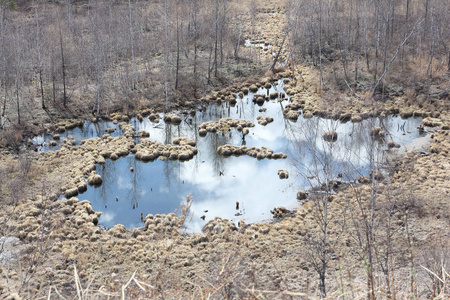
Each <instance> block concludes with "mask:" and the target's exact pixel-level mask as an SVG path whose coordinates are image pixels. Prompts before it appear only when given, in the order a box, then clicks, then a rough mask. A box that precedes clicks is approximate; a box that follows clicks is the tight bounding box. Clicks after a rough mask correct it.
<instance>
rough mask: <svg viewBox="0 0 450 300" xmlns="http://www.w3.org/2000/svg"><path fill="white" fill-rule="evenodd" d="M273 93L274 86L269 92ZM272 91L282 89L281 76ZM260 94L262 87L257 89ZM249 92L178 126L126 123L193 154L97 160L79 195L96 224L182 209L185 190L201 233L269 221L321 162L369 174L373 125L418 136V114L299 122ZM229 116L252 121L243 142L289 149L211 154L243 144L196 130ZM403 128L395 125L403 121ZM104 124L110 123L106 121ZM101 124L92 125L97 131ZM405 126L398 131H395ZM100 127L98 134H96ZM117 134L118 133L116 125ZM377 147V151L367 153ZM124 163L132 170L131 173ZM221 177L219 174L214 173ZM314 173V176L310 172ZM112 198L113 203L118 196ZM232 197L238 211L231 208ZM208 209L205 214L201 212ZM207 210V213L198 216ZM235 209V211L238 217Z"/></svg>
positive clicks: (134, 222)
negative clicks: (229, 223) (190, 147)
mask: <svg viewBox="0 0 450 300" xmlns="http://www.w3.org/2000/svg"><path fill="white" fill-rule="evenodd" d="M272 91H275V88H274V87H272V89H271V90H270V91H269V93H270V92H272ZM278 91H279V92H280V91H282V82H281V81H280V82H279V85H278ZM258 93H260V94H262V93H267V91H266V90H265V89H260V91H258ZM252 97H253V96H252V94H250V95H249V96H246V97H244V98H243V99H241V100H238V103H237V105H236V106H235V107H230V106H229V105H228V104H227V103H223V104H222V105H215V104H213V105H211V106H209V107H208V109H207V110H206V112H198V113H197V115H196V116H195V117H194V119H193V122H192V124H190V123H189V122H188V121H183V122H182V123H181V125H179V126H175V125H169V124H165V123H164V122H163V121H161V122H160V123H159V124H154V123H151V122H150V121H149V120H148V119H144V121H143V122H139V121H137V120H136V119H133V120H132V121H131V122H132V124H133V125H134V126H135V127H136V130H140V129H144V130H146V131H148V132H150V139H152V140H157V141H160V142H162V143H171V142H172V140H173V139H174V138H175V137H179V136H184V137H188V138H192V139H194V140H196V141H197V148H198V149H199V152H198V155H196V156H195V157H194V158H193V159H192V160H190V161H187V162H179V161H160V160H156V161H154V162H149V163H144V162H140V161H136V160H135V159H134V156H133V155H129V156H127V157H125V158H120V159H119V160H117V161H111V160H107V161H106V164H105V165H98V166H97V171H96V172H97V173H98V174H100V175H101V176H102V178H103V184H102V185H101V186H100V187H98V188H94V187H89V188H88V191H87V192H85V193H84V194H82V195H79V199H80V200H82V199H88V200H89V201H90V202H91V203H92V206H93V208H94V209H95V210H97V211H102V212H103V215H102V216H101V217H100V219H99V222H100V224H101V225H104V226H107V227H111V226H113V225H115V224H118V223H120V224H123V225H125V226H126V227H127V228H133V227H140V226H143V223H142V222H141V213H142V214H143V216H144V217H145V215H146V214H148V213H152V214H157V213H170V212H173V211H175V210H176V209H178V210H179V209H180V203H181V202H182V201H183V200H185V199H186V195H188V194H191V195H192V196H193V199H194V202H193V205H192V207H191V211H192V212H193V218H192V221H191V223H190V224H189V230H191V231H200V230H201V228H202V227H203V225H204V224H205V223H206V222H207V221H208V220H209V219H211V218H214V217H215V216H220V217H224V218H228V219H230V220H233V221H236V222H237V221H239V220H245V221H246V222H247V223H250V222H255V221H261V220H264V219H270V218H271V217H272V216H271V214H270V209H272V208H273V207H274V206H280V205H282V206H286V207H289V206H292V205H294V204H295V203H296V192H297V190H298V189H299V188H303V189H306V188H309V187H311V185H315V184H317V182H318V181H317V179H318V178H320V179H321V180H323V176H325V175H324V174H323V166H324V161H332V162H333V164H332V168H331V172H332V173H333V174H332V175H333V176H336V175H337V174H338V173H342V174H344V179H352V178H355V177H357V176H359V175H360V174H363V175H368V173H369V171H370V168H369V162H370V161H371V159H373V160H375V161H377V160H380V159H381V157H382V155H383V154H384V152H385V151H384V150H386V145H385V144H381V143H379V142H378V141H373V139H371V138H370V129H371V127H372V126H382V127H383V128H384V130H385V131H386V132H387V133H388V136H387V137H386V141H387V140H388V139H393V140H394V141H395V142H396V143H399V144H409V143H410V142H411V141H412V140H414V139H415V138H417V137H419V133H418V130H417V129H416V128H417V126H418V125H419V124H420V122H421V119H413V118H411V119H408V120H402V119H401V118H400V117H392V116H389V117H386V118H382V119H381V118H376V119H369V120H365V121H364V122H362V123H351V122H348V123H346V124H342V123H340V122H339V121H333V120H325V119H319V118H316V117H314V118H312V119H303V117H302V116H301V117H300V118H299V119H298V121H297V122H292V121H289V120H286V119H284V118H283V107H284V106H285V105H286V104H287V103H288V102H287V101H284V102H282V103H279V102H277V101H269V102H266V103H265V104H264V105H263V107H264V108H266V109H267V111H266V112H259V109H260V108H261V107H259V106H257V105H254V104H253V102H252ZM258 115H268V116H271V117H273V118H274V122H273V123H270V124H268V125H267V126H261V125H259V124H258V123H257V121H256V117H257V116H258ZM221 117H231V118H239V119H246V120H250V121H252V122H253V123H255V125H256V126H255V127H253V128H250V134H249V135H248V136H247V137H246V138H245V143H246V146H248V147H251V146H256V147H262V146H265V147H269V148H271V149H272V150H273V151H274V152H284V153H286V154H287V155H288V158H287V159H284V160H268V159H264V160H257V159H255V158H252V157H248V156H241V157H234V156H232V157H229V158H223V157H221V156H219V155H218V154H217V147H218V146H220V145H223V144H231V145H241V144H242V143H243V139H242V134H241V133H239V132H238V131H237V130H235V129H232V130H231V131H229V132H223V133H222V132H219V133H216V134H214V133H208V135H207V136H206V137H204V138H202V137H199V136H198V130H197V129H198V126H199V125H200V124H201V123H202V122H205V121H209V120H218V119H220V118H221ZM402 125H404V126H403V128H401V126H402ZM107 127H112V126H111V124H108V126H106V127H105V128H104V129H106V128H107ZM104 129H101V130H97V132H99V134H98V136H101V135H102V134H103V133H104ZM401 129H404V130H401ZM102 130H103V132H102ZM329 130H335V131H336V132H337V133H338V141H337V142H336V143H328V142H325V141H323V139H322V134H323V133H324V132H326V131H329ZM116 133H117V134H120V132H118V131H116ZM370 149H376V151H375V152H374V151H370ZM130 167H133V168H134V172H130ZM279 169H286V170H288V172H289V178H288V179H284V180H280V179H279V177H278V174H277V171H278V170H279ZM221 171H222V172H223V173H224V176H220V175H219V173H220V172H221ZM313 176H315V177H313ZM116 197H118V201H116ZM236 201H239V203H240V209H239V210H236V205H235V203H236ZM205 210H207V211H208V212H207V213H205V212H204V211H205ZM203 214H205V217H206V219H205V220H202V219H200V216H202V215H203ZM236 214H238V216H237V215H236Z"/></svg>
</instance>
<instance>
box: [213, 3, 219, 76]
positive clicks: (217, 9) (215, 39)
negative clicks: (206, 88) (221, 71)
mask: <svg viewBox="0 0 450 300" xmlns="http://www.w3.org/2000/svg"><path fill="white" fill-rule="evenodd" d="M218 35H219V1H218V0H216V14H215V34H214V77H217V50H218V49H217V47H218V38H219V36H218Z"/></svg>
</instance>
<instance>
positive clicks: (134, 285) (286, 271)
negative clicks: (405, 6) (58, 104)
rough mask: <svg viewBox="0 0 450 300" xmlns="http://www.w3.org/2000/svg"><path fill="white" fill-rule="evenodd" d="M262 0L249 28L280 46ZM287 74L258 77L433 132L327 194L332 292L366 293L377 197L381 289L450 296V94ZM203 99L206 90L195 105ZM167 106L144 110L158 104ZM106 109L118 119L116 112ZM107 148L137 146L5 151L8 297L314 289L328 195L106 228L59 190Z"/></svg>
mask: <svg viewBox="0 0 450 300" xmlns="http://www.w3.org/2000/svg"><path fill="white" fill-rule="evenodd" d="M263 2H264V4H263V5H262V7H264V9H260V10H259V11H258V12H257V15H256V26H255V30H256V32H258V36H260V38H261V39H262V40H264V41H265V42H267V43H269V44H271V45H273V48H274V49H278V47H279V46H280V44H281V40H282V36H283V24H284V21H283V20H284V19H285V14H284V10H283V7H279V4H278V3H279V1H273V0H265V1H263ZM260 55H261V58H262V63H263V65H264V64H265V65H267V66H270V64H271V63H272V61H273V54H272V51H266V52H263V51H261V53H260ZM288 55H289V48H288V47H284V48H283V50H282V52H281V57H280V60H281V61H283V60H284V59H286V57H287V56H288ZM267 69H268V67H267ZM329 70H331V67H329ZM279 71H280V72H279V73H277V74H274V72H267V73H266V74H265V75H263V76H262V78H260V79H259V80H258V82H259V83H262V84H263V83H264V82H265V81H267V78H265V77H271V76H272V77H274V78H276V77H278V76H279V77H290V78H292V79H291V81H290V82H289V83H288V84H287V86H286V90H287V93H288V94H289V95H290V96H291V101H292V102H293V103H301V105H302V106H303V113H304V114H314V115H319V116H323V117H329V118H337V119H339V118H340V117H343V116H350V118H358V117H361V118H364V117H365V116H368V115H369V116H371V115H379V114H390V113H398V114H400V115H402V116H404V117H408V116H413V115H414V116H422V117H425V120H426V121H425V122H424V125H425V127H424V128H425V131H428V132H429V135H428V137H427V138H426V139H422V140H420V145H418V144H415V145H409V146H407V147H403V148H400V149H398V150H397V149H393V150H390V151H392V152H397V154H396V156H395V157H394V159H393V161H392V163H391V164H392V165H391V166H390V170H389V173H390V175H391V176H388V177H385V178H383V179H380V180H379V181H375V180H373V181H372V182H371V183H355V184H351V185H346V186H342V187H341V188H339V189H338V193H337V194H336V195H333V196H332V197H331V198H330V199H329V204H328V205H329V207H328V214H329V220H331V221H330V222H329V224H328V229H327V233H328V237H327V239H328V241H327V243H328V244H330V245H331V244H332V247H329V252H328V253H327V255H326V257H327V273H326V274H327V281H326V283H327V290H328V298H329V299H335V298H338V297H343V296H344V295H345V296H347V298H352V299H360V298H366V297H367V294H368V293H369V290H370V289H369V288H368V280H369V278H370V277H369V276H368V274H369V273H368V272H367V270H368V267H367V266H368V262H367V260H366V258H367V253H368V249H369V245H368V243H367V242H366V241H365V238H366V237H365V236H364V235H365V234H366V231H364V230H365V229H364V228H366V227H367V222H366V221H367V219H365V218H364V217H367V214H368V213H369V212H370V210H369V208H370V203H371V200H373V199H375V198H376V201H377V205H376V208H375V212H374V214H375V217H374V218H375V223H376V226H375V227H374V228H373V233H374V236H377V237H378V239H377V245H376V246H372V247H373V248H371V249H372V251H373V253H372V254H373V255H374V256H376V259H375V258H373V259H374V264H373V266H372V267H373V272H374V273H375V275H374V277H373V279H374V282H373V284H374V285H375V286H376V288H375V289H374V293H375V294H376V296H378V297H379V298H388V296H389V295H391V296H392V295H393V298H398V299H405V298H408V297H411V298H414V297H413V296H411V294H415V295H416V297H417V298H429V297H431V295H432V294H433V291H435V292H436V290H437V289H438V288H439V287H441V288H443V290H442V294H441V295H440V297H441V298H442V299H444V298H445V297H448V296H449V295H450V292H449V287H448V282H443V283H440V281H439V280H440V279H444V278H443V277H445V276H447V277H448V273H445V272H449V271H450V269H449V267H450V266H449V265H448V260H449V259H450V257H449V253H450V154H449V151H450V137H449V127H450V113H449V107H448V103H446V102H445V100H443V101H441V102H439V101H436V102H434V103H431V102H430V103H426V104H419V103H416V102H417V101H413V100H411V99H408V98H407V97H406V96H403V97H397V98H395V99H388V100H386V101H375V100H373V99H371V98H370V97H367V96H363V95H359V96H355V95H354V94H352V93H350V92H348V91H339V92H337V91H336V90H335V89H333V88H330V87H329V88H327V90H324V89H322V88H320V85H319V79H318V78H319V76H318V70H317V69H316V68H314V67H312V66H306V65H301V64H297V65H296V66H295V69H294V70H284V69H281V68H280V69H279ZM253 80H254V79H253ZM249 84H250V82H240V83H236V84H234V85H233V88H235V89H236V91H239V90H240V89H242V87H244V86H248V85H249ZM329 84H330V86H332V83H329ZM224 93H226V89H225V91H224ZM214 94H215V92H212V93H211V95H214ZM80 98H82V97H80ZM208 99H209V98H208V95H207V96H205V97H204V98H203V99H200V100H199V102H198V103H200V102H201V101H203V102H204V101H208ZM447 102H448V101H447ZM192 104H196V103H192ZM73 105H74V107H73V108H71V109H69V111H71V112H72V115H70V116H69V115H65V117H67V118H68V119H71V118H72V117H76V118H85V117H86V116H89V115H90V110H91V108H90V107H87V108H86V107H83V105H80V104H79V103H77V104H76V107H77V108H75V103H74V104H73ZM160 105H161V104H159V105H157V106H155V107H154V108H153V109H154V110H152V111H149V110H147V111H146V113H150V112H153V111H158V109H161V106H160ZM179 108H180V109H182V108H183V107H182V106H180V107H179ZM188 108H189V109H190V108H191V107H188ZM60 109H61V110H60V112H62V111H65V110H63V109H62V108H60ZM30 115H34V116H35V117H36V120H35V125H32V126H34V127H35V128H32V129H30V131H33V132H36V131H37V130H36V129H40V130H41V131H42V130H47V129H51V128H55V127H58V126H63V125H68V124H69V123H73V121H70V120H63V121H62V122H61V123H60V124H59V125H54V124H53V125H49V124H43V123H42V122H41V121H40V120H39V118H42V119H44V120H49V119H51V120H53V121H58V122H59V121H60V120H57V119H59V118H60V117H61V115H60V114H59V113H58V111H57V110H56V108H55V111H53V112H51V113H49V115H51V117H49V118H47V117H46V116H45V115H44V113H43V112H40V113H32V114H30ZM49 115H48V116H49ZM112 117H113V118H116V119H117V120H122V119H123V118H124V116H123V115H122V114H120V113H118V114H114V115H113V116H112ZM58 122H55V123H58ZM102 147H104V148H102ZM105 147H108V148H111V147H112V148H115V149H121V150H124V151H129V150H131V148H132V147H133V146H131V143H129V142H127V140H126V138H118V139H114V140H111V142H110V144H107V145H100V144H97V143H95V142H92V143H91V142H86V143H85V144H83V145H81V146H80V147H77V148H76V149H75V148H74V147H67V148H63V149H62V150H60V151H56V152H47V153H29V152H26V153H27V155H24V153H25V152H22V153H21V154H20V155H19V154H17V153H12V152H10V151H9V150H7V149H2V152H1V156H0V161H1V166H2V169H1V172H2V174H1V175H2V178H3V179H2V180H3V181H0V183H4V180H5V179H6V180H8V191H3V190H2V191H1V193H2V195H5V196H4V197H3V198H4V199H5V201H4V203H2V204H1V206H2V207H1V208H2V213H3V214H5V215H8V216H10V219H8V221H7V222H6V223H5V224H1V226H2V230H3V231H4V232H7V236H9V237H10V238H9V239H4V240H2V242H1V243H2V245H3V248H2V249H3V250H2V251H0V297H1V298H2V299H3V298H5V299H19V298H7V296H8V295H13V294H15V293H18V292H20V297H21V298H23V299H41V298H42V299H43V298H46V299H47V298H48V299H73V298H76V299H88V298H93V299H94V298H95V299H97V298H100V299H103V298H104V299H111V298H112V299H120V298H121V297H123V295H126V297H127V298H131V299H133V298H134V299H146V298H151V297H154V298H158V299H159V298H161V299H162V298H164V299H166V298H167V299H175V298H176V299H187V298H189V299H209V298H212V299H237V298H246V299H284V298H290V299H300V298H303V297H304V298H305V299H306V297H308V299H315V298H317V297H318V296H319V292H318V290H319V288H318V282H319V280H318V278H319V275H318V272H317V268H318V267H319V266H320V257H319V255H318V253H319V252H320V251H319V250H320V247H319V246H320V243H318V242H317V241H320V237H321V228H320V223H318V222H317V216H318V214H317V212H318V207H317V206H316V204H317V203H318V202H320V201H317V200H316V201H315V200H314V199H312V196H309V197H310V198H309V199H307V200H306V201H305V204H303V205H302V206H301V207H300V208H298V209H297V210H296V211H294V212H292V213H290V214H287V215H285V216H284V217H282V218H280V219H276V221H274V222H269V223H256V224H247V225H246V224H242V223H241V224H240V226H239V227H236V226H235V225H234V224H232V223H231V222H230V221H229V220H225V219H221V218H215V219H214V220H211V221H209V222H208V223H207V224H206V225H205V227H204V228H203V232H202V233H198V234H192V235H188V234H185V233H184V231H183V230H181V229H182V226H183V223H184V221H186V220H185V219H184V217H185V216H186V215H185V214H183V213H182V214H181V216H178V217H177V216H176V215H175V214H169V215H157V216H151V215H149V216H147V217H146V218H145V230H139V229H133V230H126V229H125V227H124V226H122V225H116V226H114V227H113V228H111V229H105V228H101V227H99V226H97V225H96V220H97V218H98V214H97V213H96V212H95V211H93V209H92V207H91V205H90V203H89V202H88V201H78V199H76V198H71V199H63V200H60V201H53V200H54V199H57V198H58V197H59V195H61V194H62V193H64V192H65V191H67V190H70V189H72V188H77V187H79V186H80V184H82V182H84V180H85V179H86V177H87V176H89V174H90V171H91V170H92V166H93V165H95V164H96V163H97V162H98V161H99V160H101V158H100V156H101V152H102V151H103V150H105V149H106V148H105ZM408 147H409V148H408ZM421 151H423V153H421ZM25 183H26V184H25ZM11 194H13V195H11ZM7 195H10V196H7ZM6 200H8V201H9V202H6ZM80 200H82V199H80ZM191 200H192V199H190V198H189V197H188V198H187V200H186V203H185V204H184V205H185V210H184V212H186V213H187V212H188V208H189V205H190V203H191ZM193 200H194V201H195V199H193ZM393 202H395V205H394V206H392V205H391V204H392V203H393ZM389 209H391V214H390V218H389V219H387V216H388V215H387V212H388V211H389ZM388 221H389V222H388ZM343 228H345V230H344V229H343ZM388 229H389V230H391V232H388V231H387V230H388ZM387 236H389V237H390V238H389V239H388V238H386V237H387ZM388 242H389V243H390V244H391V245H390V247H391V248H390V251H389V254H388V255H384V253H381V252H382V251H383V249H385V248H386V243H388ZM375 261H376V262H375ZM427 269H428V270H427ZM384 271H385V272H384ZM445 274H447V275H445ZM438 277H439V278H438Z"/></svg>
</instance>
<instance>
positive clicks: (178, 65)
mask: <svg viewBox="0 0 450 300" xmlns="http://www.w3.org/2000/svg"><path fill="white" fill-rule="evenodd" d="M176 10H177V62H176V64H177V65H176V69H175V89H176V90H177V89H178V72H179V69H180V32H179V31H180V28H179V16H178V7H177V8H176Z"/></svg>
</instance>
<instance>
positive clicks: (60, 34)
mask: <svg viewBox="0 0 450 300" xmlns="http://www.w3.org/2000/svg"><path fill="white" fill-rule="evenodd" d="M59 43H60V46H61V71H62V80H63V103H64V107H66V101H67V91H66V64H65V62H64V47H63V38H62V31H61V25H60V26H59Z"/></svg>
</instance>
